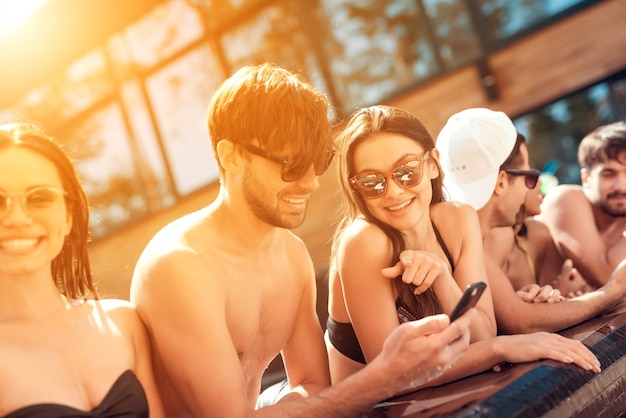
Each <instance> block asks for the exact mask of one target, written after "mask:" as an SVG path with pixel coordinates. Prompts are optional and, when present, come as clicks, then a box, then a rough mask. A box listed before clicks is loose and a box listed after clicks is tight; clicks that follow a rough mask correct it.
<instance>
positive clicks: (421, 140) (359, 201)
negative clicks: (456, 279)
mask: <svg viewBox="0 0 626 418" xmlns="http://www.w3.org/2000/svg"><path fill="white" fill-rule="evenodd" d="M379 133H395V134H399V135H403V136H405V137H407V138H409V139H411V140H413V141H415V142H417V143H418V144H420V145H421V146H422V147H423V148H424V149H425V150H431V149H433V148H434V147H435V141H434V140H433V138H432V136H431V135H430V134H429V133H428V130H427V129H426V127H425V126H424V125H423V124H422V122H420V121H419V120H418V119H417V118H416V117H415V116H413V115H412V114H410V113H409V112H406V111H404V110H401V109H398V108H395V107H391V106H371V107H367V108H363V109H359V110H357V111H355V112H354V113H353V114H352V115H351V116H349V117H348V118H347V119H346V121H344V123H342V124H341V125H339V127H338V130H337V135H336V142H337V146H338V149H339V161H338V164H337V167H338V171H339V187H340V189H341V191H342V194H343V196H344V199H343V207H342V212H343V216H342V220H341V222H340V224H339V226H338V228H337V231H336V232H335V237H334V242H333V249H332V252H333V254H336V252H337V247H338V245H339V242H340V240H341V238H342V235H343V233H344V231H345V229H346V228H347V227H348V225H350V224H351V223H352V222H353V221H354V220H355V219H357V218H358V217H360V216H363V217H364V218H365V219H366V220H367V222H369V223H371V224H373V225H376V226H377V227H379V228H380V229H381V230H382V231H383V232H384V233H385V235H387V237H389V240H390V241H391V245H392V256H391V259H390V260H389V265H390V266H392V265H394V264H395V263H396V262H397V261H398V259H399V256H400V253H401V252H402V251H404V250H405V249H406V241H405V237H404V235H403V234H402V232H400V231H398V230H397V229H395V228H393V227H391V226H390V225H388V224H386V223H384V222H381V221H380V220H378V219H377V218H376V217H375V216H374V215H373V214H372V213H371V212H370V211H369V209H368V208H367V205H366V203H365V199H364V198H363V197H362V196H361V194H360V193H358V192H357V191H356V190H354V189H353V188H352V186H351V185H350V180H349V179H350V178H351V177H353V176H354V175H355V174H356V171H355V169H354V153H355V150H356V148H357V147H358V146H359V144H361V143H362V142H363V141H365V140H367V139H368V138H369V137H371V136H372V135H376V134H379ZM432 161H435V163H436V164H439V163H438V162H437V160H436V159H432ZM431 186H432V198H431V205H432V204H434V203H437V202H443V201H444V200H445V197H444V193H443V172H442V170H441V168H440V169H439V176H438V177H437V178H434V179H432V180H431ZM394 285H395V287H396V290H397V292H398V297H399V299H400V301H401V302H402V303H403V304H404V305H405V306H406V307H408V308H410V311H411V313H412V314H413V315H414V316H415V317H417V318H421V317H425V316H428V315H432V314H436V313H441V305H440V304H439V301H438V299H437V297H436V296H435V294H434V293H433V291H432V288H429V289H428V291H426V292H425V293H423V294H421V295H420V296H417V297H416V296H415V294H414V293H413V290H414V289H415V286H414V285H408V284H406V283H404V282H403V281H402V278H401V276H398V277H396V278H395V279H394Z"/></svg>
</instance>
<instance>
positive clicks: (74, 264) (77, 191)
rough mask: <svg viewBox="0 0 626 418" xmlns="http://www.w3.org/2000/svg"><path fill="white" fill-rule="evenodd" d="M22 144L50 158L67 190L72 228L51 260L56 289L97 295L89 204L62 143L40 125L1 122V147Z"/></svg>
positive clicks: (73, 295)
mask: <svg viewBox="0 0 626 418" xmlns="http://www.w3.org/2000/svg"><path fill="white" fill-rule="evenodd" d="M16 147H17V148H24V149H28V150H30V151H33V152H36V153H37V154H39V155H41V156H43V157H44V158H46V159H48V160H49V161H51V162H52V163H53V164H54V165H55V167H56V169H57V172H58V173H59V177H60V178H61V182H62V184H63V189H64V190H65V191H66V192H67V197H66V199H65V200H66V207H67V210H68V211H69V212H70V215H71V217H72V230H71V231H70V233H69V234H68V235H67V236H66V237H65V240H64V242H63V248H62V249H61V252H60V253H59V254H58V255H57V256H56V257H55V259H54V260H52V279H53V280H54V282H55V284H56V286H57V288H58V289H59V291H60V292H61V293H62V294H64V295H65V296H67V297H68V298H71V299H81V298H82V299H89V298H92V299H98V294H97V292H96V289H95V286H94V284H93V281H92V274H91V266H90V264H89V256H88V252H87V242H88V240H89V206H88V202H87V196H86V195H85V192H84V190H83V188H82V186H81V185H80V182H79V180H78V176H77V175H76V170H75V169H74V165H73V163H72V161H71V160H70V158H69V157H68V155H67V154H66V153H65V152H64V151H63V149H62V148H61V146H60V145H59V144H58V143H57V142H56V141H55V140H54V138H52V137H51V136H50V135H48V134H47V133H46V132H45V131H44V130H43V129H41V128H40V127H38V126H36V125H33V124H27V123H12V124H5V125H0V150H6V149H9V148H16Z"/></svg>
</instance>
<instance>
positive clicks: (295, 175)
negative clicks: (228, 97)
mask: <svg viewBox="0 0 626 418" xmlns="http://www.w3.org/2000/svg"><path fill="white" fill-rule="evenodd" d="M237 145H240V146H241V147H242V148H243V149H245V150H246V151H248V152H249V153H250V154H254V155H256V156H259V157H261V158H265V159H266V160H268V161H271V162H273V163H276V164H280V165H281V166H282V170H281V172H280V176H281V178H282V179H283V181H286V182H292V181H296V180H298V179H299V178H302V176H304V175H305V174H306V172H307V171H308V169H309V167H310V166H309V167H305V166H302V165H296V166H293V167H289V166H288V163H289V161H287V160H285V159H282V158H278V157H275V156H273V155H271V154H269V153H268V152H267V151H265V150H264V149H261V148H259V147H257V146H254V145H251V144H244V143H240V142H237ZM334 156H335V147H331V148H329V149H327V150H326V153H325V155H324V157H323V158H322V159H320V160H319V161H315V162H314V163H313V168H314V169H315V175H316V176H321V175H322V174H324V172H326V170H327V169H328V167H329V166H330V163H331V162H332V161H333V157H334Z"/></svg>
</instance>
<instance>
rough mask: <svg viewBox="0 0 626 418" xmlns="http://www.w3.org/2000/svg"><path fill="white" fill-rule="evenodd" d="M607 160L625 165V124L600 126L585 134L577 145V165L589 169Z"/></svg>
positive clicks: (616, 123)
mask: <svg viewBox="0 0 626 418" xmlns="http://www.w3.org/2000/svg"><path fill="white" fill-rule="evenodd" d="M607 160H614V161H618V162H620V163H622V164H626V122H615V123H611V124H609V125H604V126H600V127H598V128H596V129H594V130H593V131H591V132H590V133H589V134H587V135H586V136H585V137H584V138H583V139H582V141H580V144H579V145H578V164H579V165H580V167H581V168H586V169H589V168H591V166H592V165H594V164H596V163H603V162H605V161H607Z"/></svg>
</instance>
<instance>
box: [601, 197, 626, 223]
mask: <svg viewBox="0 0 626 418" xmlns="http://www.w3.org/2000/svg"><path fill="white" fill-rule="evenodd" d="M614 196H621V197H626V195H624V194H623V193H610V194H608V195H607V197H606V199H605V200H603V201H602V202H600V204H599V205H598V206H599V208H600V209H601V210H602V212H604V213H606V214H607V215H609V216H613V217H616V218H619V217H623V216H626V205H610V204H609V201H610V199H611V198H612V197H614Z"/></svg>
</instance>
